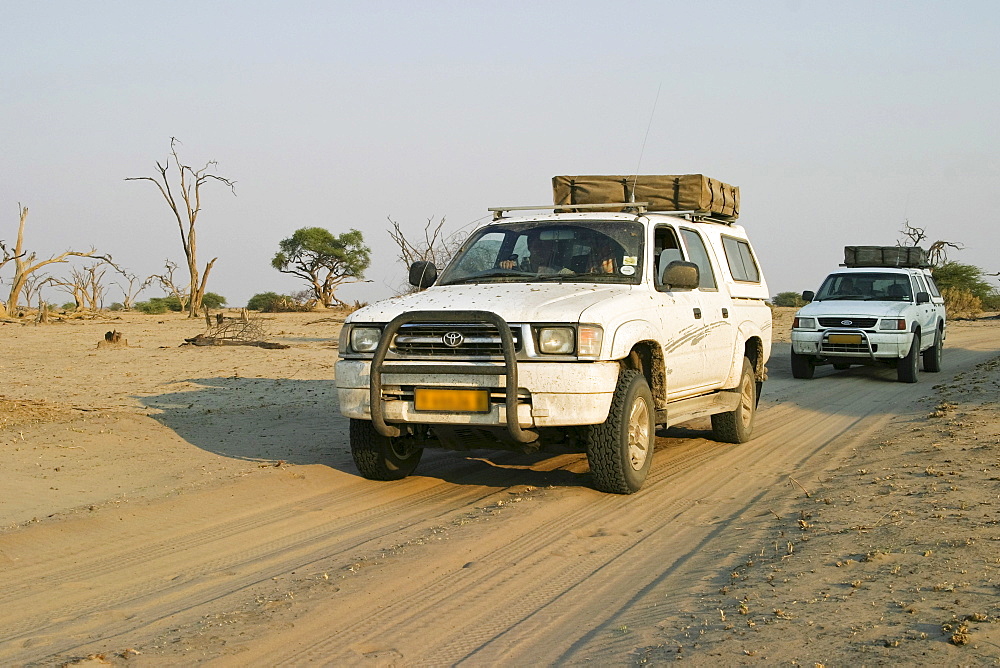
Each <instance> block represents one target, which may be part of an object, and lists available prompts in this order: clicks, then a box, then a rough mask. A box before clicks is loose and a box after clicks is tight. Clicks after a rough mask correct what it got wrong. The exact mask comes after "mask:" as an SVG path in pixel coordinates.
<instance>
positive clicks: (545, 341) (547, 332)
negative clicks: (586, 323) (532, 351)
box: [538, 327, 576, 355]
mask: <svg viewBox="0 0 1000 668" xmlns="http://www.w3.org/2000/svg"><path fill="white" fill-rule="evenodd" d="M575 339H576V337H575V336H574V334H573V328H572V327H542V328H541V329H539V330H538V350H539V351H540V352H543V353H545V354H546V355H572V354H573V349H574V347H575V346H574V344H575V343H576V340H575Z"/></svg>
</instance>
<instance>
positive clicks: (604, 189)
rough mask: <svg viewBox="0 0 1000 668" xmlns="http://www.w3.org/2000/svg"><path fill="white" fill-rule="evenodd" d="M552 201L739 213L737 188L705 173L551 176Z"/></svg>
mask: <svg viewBox="0 0 1000 668" xmlns="http://www.w3.org/2000/svg"><path fill="white" fill-rule="evenodd" d="M552 201H553V204H555V205H556V206H557V207H558V206H559V205H570V204H604V203H614V202H648V205H647V207H646V208H647V209H648V210H649V211H694V212H697V213H704V214H707V215H710V216H712V217H714V218H719V219H722V220H728V221H732V220H736V218H737V217H738V216H739V215H740V189H739V188H738V187H736V186H731V185H729V184H727V183H723V182H722V181H718V180H716V179H712V178H709V177H707V176H705V175H704V174H681V175H649V174H647V175H642V174H640V175H638V176H636V175H632V176H611V175H589V176H553V177H552ZM560 213H565V211H560Z"/></svg>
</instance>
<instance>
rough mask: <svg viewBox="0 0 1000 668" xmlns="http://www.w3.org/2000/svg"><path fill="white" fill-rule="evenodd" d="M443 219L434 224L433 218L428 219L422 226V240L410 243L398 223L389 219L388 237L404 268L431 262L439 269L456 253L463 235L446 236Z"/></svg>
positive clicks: (456, 233) (455, 233)
mask: <svg viewBox="0 0 1000 668" xmlns="http://www.w3.org/2000/svg"><path fill="white" fill-rule="evenodd" d="M444 220H445V219H444V218H443V217H442V218H441V220H439V221H438V222H437V223H436V224H435V222H434V219H433V218H428V219H427V222H426V223H425V224H424V234H423V239H421V240H419V241H410V240H409V239H408V238H407V237H406V235H405V234H404V233H403V230H402V228H400V226H399V223H397V222H396V221H395V220H393V219H392V218H389V223H390V224H391V225H392V229H390V230H389V236H390V237H392V240H393V242H394V243H395V244H396V246H397V248H398V249H399V256H398V257H399V260H400V262H402V263H403V265H404V266H406V267H409V266H410V265H411V264H413V263H414V262H417V261H418V260H424V261H427V262H433V263H434V266H436V267H437V268H439V269H440V268H441V267H443V266H444V265H446V264H448V262H449V261H450V260H451V258H452V257H453V256H454V255H455V253H456V252H458V249H459V247H460V246H461V245H462V241H464V238H465V235H464V234H460V233H458V232H454V233H452V234H446V233H445V232H444Z"/></svg>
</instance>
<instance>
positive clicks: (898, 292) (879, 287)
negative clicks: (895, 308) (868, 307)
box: [816, 272, 913, 302]
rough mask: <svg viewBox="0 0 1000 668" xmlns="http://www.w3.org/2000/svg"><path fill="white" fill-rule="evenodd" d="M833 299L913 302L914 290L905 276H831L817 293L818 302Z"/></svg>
mask: <svg viewBox="0 0 1000 668" xmlns="http://www.w3.org/2000/svg"><path fill="white" fill-rule="evenodd" d="M833 299H844V300H848V299H853V300H864V301H890V302H902V301H912V299H913V290H912V289H911V288H910V277H909V276H907V275H905V274H882V273H876V272H871V273H867V272H866V273H850V274H830V275H829V276H827V277H826V280H825V281H823V285H822V286H820V288H819V292H817V293H816V301H826V300H833Z"/></svg>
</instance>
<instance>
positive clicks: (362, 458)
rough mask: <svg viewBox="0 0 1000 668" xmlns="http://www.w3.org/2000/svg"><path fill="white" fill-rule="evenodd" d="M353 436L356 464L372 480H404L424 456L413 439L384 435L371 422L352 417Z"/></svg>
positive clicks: (352, 451)
mask: <svg viewBox="0 0 1000 668" xmlns="http://www.w3.org/2000/svg"><path fill="white" fill-rule="evenodd" d="M350 435H351V455H353V457H354V465H355V466H357V467H358V471H359V472H360V473H361V475H363V476H364V477H365V478H368V479H369V480H401V479H403V478H405V477H406V476H408V475H410V474H411V473H413V471H414V469H416V468H417V464H419V463H420V456H421V455H422V454H423V453H424V449H423V448H422V447H419V446H418V445H416V443H417V440H416V439H415V438H413V437H412V436H408V437H402V438H390V437H388V436H383V435H382V434H380V433H378V431H376V430H375V425H373V424H372V423H371V421H370V420H355V419H353V418H352V419H351V430H350Z"/></svg>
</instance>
